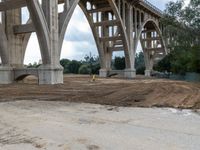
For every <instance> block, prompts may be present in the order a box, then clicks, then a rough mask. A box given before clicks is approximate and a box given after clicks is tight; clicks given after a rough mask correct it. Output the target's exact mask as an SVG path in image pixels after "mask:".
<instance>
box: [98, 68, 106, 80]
mask: <svg viewBox="0 0 200 150" xmlns="http://www.w3.org/2000/svg"><path fill="white" fill-rule="evenodd" d="M99 77H102V78H106V77H108V70H107V69H100V70H99Z"/></svg>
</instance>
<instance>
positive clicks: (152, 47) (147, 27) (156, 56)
mask: <svg viewBox="0 0 200 150" xmlns="http://www.w3.org/2000/svg"><path fill="white" fill-rule="evenodd" d="M139 41H140V42H141V46H142V50H143V53H144V59H145V67H146V70H145V75H146V76H150V75H151V72H152V71H153V65H154V64H155V63H156V62H158V60H160V59H162V58H163V57H164V56H166V55H167V48H166V45H165V42H164V37H163V36H162V32H161V30H160V28H159V22H158V21H157V20H154V19H147V20H145V21H144V23H143V24H142V25H141V27H140V29H139V33H138V36H137V45H138V43H139Z"/></svg>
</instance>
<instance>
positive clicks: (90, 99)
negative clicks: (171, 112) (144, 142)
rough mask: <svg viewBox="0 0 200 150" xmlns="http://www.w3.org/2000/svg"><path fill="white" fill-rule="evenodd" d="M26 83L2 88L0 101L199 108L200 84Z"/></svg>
mask: <svg viewBox="0 0 200 150" xmlns="http://www.w3.org/2000/svg"><path fill="white" fill-rule="evenodd" d="M36 82H37V79H34V78H33V77H29V78H27V79H25V81H24V82H23V83H16V84H11V85H0V101H1V102H6V101H16V100H36V101H38V100H39V101H40V100H41V101H46V100H47V101H70V102H83V103H94V104H104V105H113V106H127V107H174V108H193V109H199V108H200V84H199V83H188V82H182V81H172V80H165V79H153V78H149V79H144V78H142V77H138V78H137V79H134V80H126V79H120V78H109V79H102V78H97V79H96V81H95V82H92V81H91V77H90V76H75V75H67V76H65V77H64V82H65V83H64V84H62V85H37V83H36Z"/></svg>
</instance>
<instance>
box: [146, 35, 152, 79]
mask: <svg viewBox="0 0 200 150" xmlns="http://www.w3.org/2000/svg"><path fill="white" fill-rule="evenodd" d="M146 34H147V39H150V38H151V32H147V33H146ZM151 47H152V43H151V40H147V48H146V49H145V50H144V59H145V67H146V70H145V76H151V72H152V71H153V56H152V54H151V52H150V51H148V49H149V48H151Z"/></svg>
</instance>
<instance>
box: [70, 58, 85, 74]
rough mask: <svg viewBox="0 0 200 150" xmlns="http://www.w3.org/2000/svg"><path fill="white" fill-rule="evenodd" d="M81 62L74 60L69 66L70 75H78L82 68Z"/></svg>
mask: <svg viewBox="0 0 200 150" xmlns="http://www.w3.org/2000/svg"><path fill="white" fill-rule="evenodd" d="M81 64H82V63H81V62H79V61H77V60H72V61H70V62H69V64H68V70H69V72H70V73H74V74H78V70H79V67H80V66H81Z"/></svg>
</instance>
